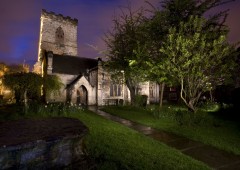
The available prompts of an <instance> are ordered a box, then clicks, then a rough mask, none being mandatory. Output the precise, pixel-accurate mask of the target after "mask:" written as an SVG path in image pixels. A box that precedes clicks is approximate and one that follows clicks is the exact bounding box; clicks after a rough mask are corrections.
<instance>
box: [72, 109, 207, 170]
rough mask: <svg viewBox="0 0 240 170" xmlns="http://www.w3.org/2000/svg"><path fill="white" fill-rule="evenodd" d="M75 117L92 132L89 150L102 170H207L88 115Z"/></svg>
mask: <svg viewBox="0 0 240 170" xmlns="http://www.w3.org/2000/svg"><path fill="white" fill-rule="evenodd" d="M72 116H73V117H75V118H78V119H80V120H81V121H83V123H84V124H85V125H86V126H87V127H88V128H89V130H90V133H89V135H88V136H87V138H86V146H87V148H88V152H89V154H90V155H92V156H94V157H95V160H97V162H98V163H99V165H100V166H99V167H100V169H139V170H140V169H208V167H207V166H206V165H204V164H203V163H200V162H198V161H196V160H193V159H192V158H190V157H188V156H186V155H184V154H182V153H181V152H179V151H177V150H175V149H173V148H170V147H168V146H166V145H164V144H162V143H160V142H157V141H155V140H153V139H151V138H148V137H146V136H144V135H142V134H140V133H138V132H136V131H134V130H131V129H129V128H127V127H125V126H122V125H120V124H118V123H114V122H111V121H109V120H106V119H104V118H102V117H100V116H98V115H95V114H93V113H91V112H89V111H87V112H86V111H85V112H83V113H81V114H74V115H72Z"/></svg>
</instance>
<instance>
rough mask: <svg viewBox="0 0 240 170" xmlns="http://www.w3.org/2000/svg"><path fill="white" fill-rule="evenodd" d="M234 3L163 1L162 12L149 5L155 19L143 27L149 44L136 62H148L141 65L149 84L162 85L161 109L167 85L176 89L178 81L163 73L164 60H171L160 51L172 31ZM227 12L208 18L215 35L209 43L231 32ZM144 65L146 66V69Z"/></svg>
mask: <svg viewBox="0 0 240 170" xmlns="http://www.w3.org/2000/svg"><path fill="white" fill-rule="evenodd" d="M232 1H234V0H203V1H197V0H163V1H162V2H161V7H162V9H161V10H159V9H157V8H155V7H154V6H153V5H151V4H150V3H149V2H148V3H149V4H150V6H151V7H152V9H153V10H150V11H151V13H152V14H153V15H152V16H151V17H150V18H148V19H146V20H145V23H143V25H144V28H145V34H147V36H145V42H146V43H145V44H144V46H142V47H141V50H139V51H140V52H143V53H141V54H140V53H139V54H138V56H139V58H138V59H137V60H136V61H141V59H142V58H144V60H145V62H141V65H140V66H139V68H143V69H142V70H144V71H145V72H144V75H145V76H146V78H147V80H151V81H156V82H157V83H159V85H160V84H161V90H160V107H161V106H162V100H163V92H164V86H165V84H168V85H171V86H172V85H176V81H174V80H172V79H170V77H171V76H169V75H167V74H166V73H165V70H164V69H160V68H161V67H160V66H161V64H162V63H163V62H164V60H167V59H168V58H166V57H165V56H163V55H162V54H161V53H160V51H159V49H160V48H161V47H162V43H163V42H164V41H165V39H166V38H167V35H168V33H169V29H170V28H171V27H175V29H176V30H178V29H179V27H180V23H181V22H186V21H188V20H189V18H190V16H192V15H194V16H198V17H202V16H203V15H204V14H205V13H206V12H207V11H209V10H210V9H212V8H214V7H216V6H219V5H223V4H225V3H229V2H232ZM227 12H228V10H226V11H221V12H218V13H216V14H214V15H213V16H209V17H208V20H207V21H206V23H205V24H204V29H206V30H208V31H211V32H212V33H211V34H209V35H208V37H207V38H208V39H209V41H211V40H214V39H216V38H218V37H219V35H222V34H224V33H227V32H228V28H227V27H226V26H225V25H224V22H225V20H226V17H227V15H228V13H227ZM146 56H147V57H146ZM143 63H144V65H145V66H142V65H143ZM136 65H139V64H136Z"/></svg>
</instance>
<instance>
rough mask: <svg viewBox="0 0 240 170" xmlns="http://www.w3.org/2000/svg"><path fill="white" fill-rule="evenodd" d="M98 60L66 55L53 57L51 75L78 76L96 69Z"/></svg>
mask: <svg viewBox="0 0 240 170" xmlns="http://www.w3.org/2000/svg"><path fill="white" fill-rule="evenodd" d="M97 65H98V60H96V59H91V58H83V57H76V56H68V55H56V54H54V55H53V70H52V71H53V73H60V74H71V75H79V74H82V73H85V72H86V70H87V69H92V68H94V67H97Z"/></svg>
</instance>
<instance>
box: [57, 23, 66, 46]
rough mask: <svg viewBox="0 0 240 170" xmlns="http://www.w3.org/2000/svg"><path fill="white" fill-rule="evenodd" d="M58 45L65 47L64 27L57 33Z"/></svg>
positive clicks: (58, 29) (59, 28)
mask: <svg viewBox="0 0 240 170" xmlns="http://www.w3.org/2000/svg"><path fill="white" fill-rule="evenodd" d="M55 38H56V43H57V44H60V45H63V44H64V32H63V29H62V27H58V28H57V30H56V33H55Z"/></svg>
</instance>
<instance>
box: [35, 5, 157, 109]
mask: <svg viewBox="0 0 240 170" xmlns="http://www.w3.org/2000/svg"><path fill="white" fill-rule="evenodd" d="M77 27H78V20H77V19H72V18H71V17H68V16H67V17H65V16H63V15H61V14H55V13H53V12H47V11H46V10H42V13H41V24H40V37H39V49H38V61H37V63H36V64H35V65H34V71H35V72H38V73H40V74H42V75H43V76H44V75H46V74H49V75H57V76H58V77H59V78H60V79H61V81H62V83H63V84H64V86H63V87H62V89H61V92H60V94H59V95H57V96H53V95H52V96H49V97H48V98H47V101H49V102H71V103H73V104H83V105H99V106H101V105H111V104H117V103H127V102H130V92H129V90H128V88H127V86H126V85H125V84H115V83H113V81H111V76H110V75H109V73H108V72H106V71H104V69H103V67H102V63H103V61H102V60H101V59H91V58H84V57H79V56H78V45H77ZM123 74H124V73H123ZM139 87H140V88H139V89H140V94H144V95H147V96H148V103H149V102H158V100H159V86H158V85H157V84H156V83H151V82H144V83H141V85H140V86H139Z"/></svg>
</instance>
